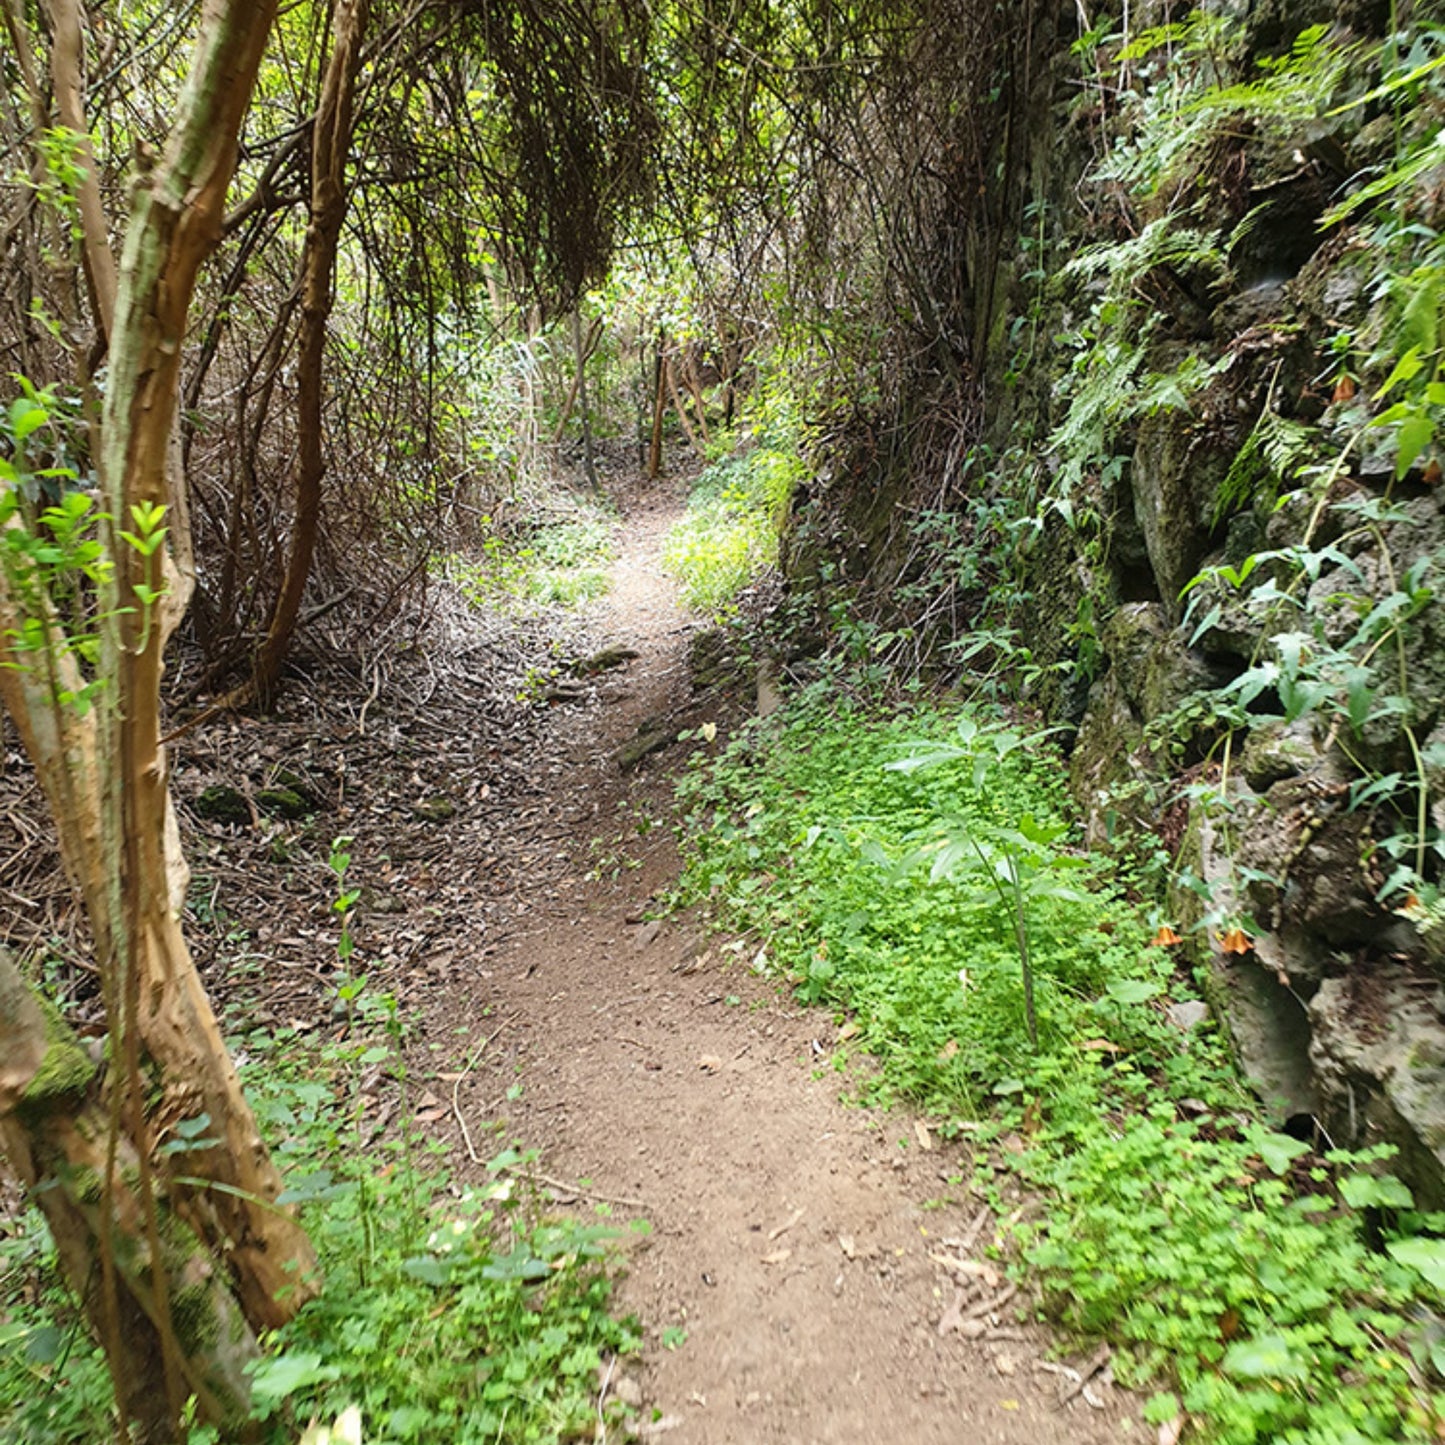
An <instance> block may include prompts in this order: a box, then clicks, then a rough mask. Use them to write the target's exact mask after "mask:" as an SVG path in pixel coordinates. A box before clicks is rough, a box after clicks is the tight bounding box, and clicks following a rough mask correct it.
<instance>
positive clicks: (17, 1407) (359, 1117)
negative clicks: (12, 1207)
mask: <svg viewBox="0 0 1445 1445" xmlns="http://www.w3.org/2000/svg"><path fill="white" fill-rule="evenodd" d="M368 1005H369V1006H368ZM359 1012H360V1013H361V1014H362V1015H367V1016H369V1018H370V1023H369V1025H368V1026H367V1027H366V1028H364V1029H362V1030H360V1031H358V1033H357V1034H356V1036H355V1041H354V1042H348V1043H344V1044H340V1045H328V1046H327V1047H325V1048H323V1049H321V1050H319V1051H318V1050H314V1049H312V1048H310V1047H308V1046H306V1045H305V1044H304V1042H303V1041H302V1040H301V1039H300V1038H299V1037H298V1036H297V1035H296V1034H295V1033H294V1031H292V1030H289V1029H282V1030H278V1031H276V1032H274V1033H269V1034H268V1033H264V1032H254V1033H252V1034H250V1035H249V1036H248V1037H247V1038H246V1039H244V1040H243V1041H242V1053H243V1056H244V1057H246V1058H248V1059H249V1062H247V1063H245V1064H244V1065H243V1067H242V1075H243V1080H244V1083H245V1086H246V1090H247V1094H248V1097H249V1098H250V1100H251V1101H252V1104H253V1105H254V1107H255V1108H256V1111H257V1115H258V1117H259V1118H260V1120H261V1122H262V1125H263V1127H264V1128H265V1130H266V1132H267V1134H268V1135H269V1136H270V1137H271V1138H272V1139H273V1140H274V1141H275V1149H274V1154H275V1157H276V1160H277V1162H278V1164H280V1165H281V1167H282V1168H283V1170H284V1171H285V1174H286V1178H287V1180H288V1186H289V1187H288V1191H287V1193H286V1194H285V1195H283V1196H282V1200H283V1202H294V1203H296V1204H298V1205H299V1206H300V1208H301V1211H302V1216H303V1220H304V1222H305V1224H306V1227H307V1229H308V1232H309V1234H310V1236H311V1239H312V1241H313V1243H314V1244H315V1246H316V1249H317V1254H318V1257H319V1259H320V1262H321V1267H322V1269H323V1270H324V1272H325V1276H326V1286H325V1289H324V1291H323V1292H322V1294H321V1296H320V1297H319V1298H318V1299H316V1300H314V1301H312V1302H311V1303H309V1304H307V1305H306V1306H305V1307H304V1308H303V1309H302V1311H301V1312H300V1314H299V1315H298V1317H297V1318H296V1319H295V1320H294V1321H293V1322H292V1323H291V1324H290V1325H288V1326H287V1327H286V1328H285V1329H283V1330H281V1331H280V1332H278V1333H277V1334H276V1335H274V1336H272V1337H271V1338H270V1340H269V1341H268V1342H267V1343H268V1350H267V1354H266V1357H265V1358H264V1359H263V1361H262V1362H261V1363H260V1365H259V1366H258V1367H257V1368H256V1370H255V1373H254V1378H253V1383H254V1413H255V1416H256V1420H257V1426H256V1429H257V1431H258V1433H257V1434H256V1436H255V1437H254V1438H255V1439H256V1440H257V1441H259V1442H260V1445H283V1442H284V1445H290V1442H293V1441H295V1439H296V1437H297V1434H298V1432H299V1430H300V1428H301V1427H303V1426H304V1425H305V1424H306V1423H307V1422H308V1421H309V1420H311V1419H315V1418H322V1419H325V1420H330V1419H332V1418H333V1417H335V1416H336V1415H338V1414H339V1413H340V1411H341V1410H342V1409H343V1408H345V1407H347V1406H351V1405H355V1406H358V1407H359V1408H360V1413H361V1420H362V1422H363V1428H364V1438H365V1440H366V1442H367V1445H411V1442H416V1441H427V1442H430V1441H440V1440H445V1441H449V1442H451V1441H455V1442H458V1445H463V1442H465V1445H483V1442H486V1445H493V1442H497V1441H513V1442H543V1441H546V1442H553V1441H566V1440H574V1439H584V1438H585V1439H588V1440H591V1439H593V1438H594V1437H595V1434H596V1431H597V1429H598V1427H599V1415H598V1400H599V1370H600V1367H601V1366H602V1362H603V1359H604V1357H606V1356H610V1355H613V1354H618V1353H624V1352H627V1351H631V1350H634V1349H636V1348H637V1347H638V1345H639V1343H640V1341H639V1336H638V1334H637V1332H636V1329H635V1326H634V1325H633V1324H632V1323H631V1322H628V1321H622V1320H618V1319H616V1318H614V1317H613V1315H612V1314H611V1312H610V1309H609V1304H610V1294H611V1284H610V1279H609V1275H608V1271H607V1268H606V1259H605V1251H606V1249H607V1243H608V1240H609V1239H615V1238H616V1237H617V1235H618V1234H619V1233H620V1232H621V1228H620V1226H619V1225H618V1224H617V1223H615V1222H610V1221H609V1220H607V1219H606V1218H599V1219H598V1220H597V1221H596V1222H594V1223H591V1224H589V1223H585V1222H581V1221H578V1220H576V1219H574V1218H571V1217H562V1216H556V1215H555V1214H553V1215H549V1214H548V1213H547V1212H545V1211H544V1209H543V1207H542V1203H541V1201H540V1200H539V1198H538V1197H537V1196H536V1194H535V1193H534V1192H533V1191H532V1189H531V1187H530V1186H529V1184H528V1182H527V1179H528V1173H529V1168H530V1165H531V1162H532V1156H531V1155H529V1154H527V1153H524V1152H520V1151H519V1150H518V1149H516V1148H506V1149H502V1150H501V1151H500V1152H498V1153H497V1154H496V1155H495V1157H493V1158H492V1159H491V1160H490V1161H489V1162H488V1163H487V1166H486V1170H485V1176H486V1177H485V1181H484V1182H482V1183H480V1184H475V1183H474V1184H471V1185H468V1186H465V1187H464V1186H462V1185H461V1184H460V1183H458V1182H456V1181H454V1180H453V1179H452V1178H451V1177H450V1175H449V1172H448V1170H447V1169H446V1167H445V1165H444V1164H443V1163H442V1161H441V1160H440V1158H439V1157H438V1151H437V1149H436V1147H435V1146H433V1145H431V1144H428V1143H426V1142H424V1141H423V1140H422V1139H421V1138H419V1137H416V1136H415V1134H414V1126H413V1125H411V1124H410V1123H407V1124H405V1125H403V1126H402V1127H401V1129H400V1132H399V1133H397V1132H393V1133H392V1134H391V1135H390V1137H388V1138H386V1139H384V1140H380V1141H376V1142H368V1140H369V1138H370V1136H371V1134H372V1133H373V1132H374V1131H373V1130H372V1127H371V1125H370V1124H369V1122H368V1118H367V1115H366V1113H365V1111H364V1104H365V1102H366V1100H365V1096H364V1093H363V1089H362V1080H363V1079H368V1080H370V1079H374V1078H375V1077H376V1076H377V1074H378V1071H382V1072H387V1071H390V1072H391V1073H393V1074H394V1075H397V1076H398V1077H399V1078H400V1080H401V1083H402V1089H403V1104H404V1102H405V1098H404V1095H405V1088H404V1083H405V1081H404V1069H402V1067H401V1064H400V1056H399V1055H398V1054H396V1053H395V1051H394V1049H393V1047H392V1046H391V1044H390V1043H389V1042H388V1037H387V1035H388V1032H389V1031H391V1030H392V1028H393V1024H392V1020H394V1018H395V1013H394V1008H392V1007H391V1005H390V1001H389V1000H384V999H373V1000H366V999H362V1000H360V1007H359ZM367 1089H368V1090H374V1089H375V1085H374V1084H371V1083H369V1082H368V1084H367ZM375 1103H376V1100H375V1098H373V1099H372V1100H371V1104H372V1106H373V1108H374V1106H375ZM606 1212H607V1211H606V1210H605V1208H600V1209H599V1214H602V1215H605V1214H606ZM633 1227H634V1228H645V1227H646V1226H645V1225H643V1224H641V1223H640V1222H639V1223H638V1224H636V1225H634V1226H633ZM605 1413H606V1416H607V1419H608V1421H609V1423H611V1422H612V1421H613V1420H615V1419H616V1418H617V1415H618V1406H617V1405H616V1404H615V1402H613V1403H609V1404H608V1405H607V1406H606V1408H605ZM0 1438H3V1439H4V1440H5V1441H7V1442H14V1445H100V1442H108V1441H110V1440H112V1439H114V1438H115V1422H114V1407H113V1401H112V1398H111V1391H110V1384H109V1379H108V1376H107V1373H106V1370H105V1365H104V1361H103V1358H102V1356H101V1354H100V1352H99V1350H98V1349H96V1348H95V1346H94V1345H93V1344H92V1343H91V1342H90V1340H89V1339H88V1337H87V1335H86V1330H85V1324H84V1321H83V1319H82V1317H81V1315H80V1312H79V1310H78V1309H77V1307H76V1306H75V1304H74V1302H73V1300H72V1298H71V1297H70V1296H69V1294H68V1292H67V1291H66V1289H65V1287H64V1285H63V1282H62V1279H61V1276H60V1270H59V1265H58V1263H57V1261H56V1259H55V1256H54V1250H53V1248H52V1246H51V1244H50V1240H49V1236H48V1234H47V1232H46V1230H45V1226H44V1222H43V1220H42V1219H41V1217H40V1215H39V1214H38V1212H37V1211H34V1210H31V1211H29V1212H28V1213H26V1214H24V1215H23V1216H21V1217H19V1218H18V1219H15V1220H12V1221H8V1222H6V1223H5V1224H3V1225H0ZM220 1438H221V1437H220V1436H218V1435H217V1433H216V1432H215V1431H214V1430H213V1429H212V1428H211V1427H209V1426H203V1425H197V1426H194V1427H193V1428H192V1429H191V1431H190V1435H189V1437H188V1445H216V1442H217V1441H218V1440H219V1439H220ZM248 1438H251V1437H248Z"/></svg>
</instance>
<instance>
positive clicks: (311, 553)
mask: <svg viewBox="0 0 1445 1445" xmlns="http://www.w3.org/2000/svg"><path fill="white" fill-rule="evenodd" d="M370 9H371V0H335V5H334V8H333V11H332V28H333V35H334V39H333V41H332V45H331V59H330V61H329V63H328V64H327V67H326V76H325V78H324V80H323V81H322V84H321V98H320V101H319V102H318V104H317V107H316V118H315V120H314V122H313V123H312V133H311V219H310V222H309V223H308V225H307V227H306V243H305V248H304V251H303V254H302V260H301V345H300V350H299V354H298V357H297V369H298V381H297V386H298V395H297V407H296V409H297V420H296V425H297V435H298V447H299V455H298V457H297V463H296V516H295V520H294V521H293V522H292V524H291V549H290V555H289V556H288V558H287V560H286V574H285V577H284V579H283V581H282V584H281V591H280V594H279V595H278V597H277V599H276V607H275V610H274V611H273V612H272V614H271V623H270V626H269V628H268V629H267V632H266V638H265V641H264V642H262V644H261V648H260V651H259V652H258V653H257V655H256V660H255V664H254V666H253V668H252V675H251V681H252V687H253V688H254V691H255V696H256V697H257V699H258V700H259V701H260V702H261V704H262V705H263V706H269V705H270V703H271V700H272V698H273V697H274V696H275V693H276V689H277V686H278V685H279V683H280V681H281V667H282V664H283V663H284V662H285V660H286V653H287V652H288V650H289V649H290V647H291V639H292V637H293V636H294V635H295V632H296V622H297V619H298V618H299V617H300V615H301V599H302V596H303V595H304V593H305V591H306V582H307V579H308V578H309V577H310V576H311V563H312V559H313V558H314V557H315V555H316V537H317V531H318V529H319V528H320V526H321V482H322V479H323V477H324V476H325V475H326V457H325V453H324V450H323V446H322V434H321V401H322V387H321V383H322V368H323V365H324V362H325V356H326V323H327V321H328V320H329V319H330V316H331V307H332V303H333V300H334V291H333V283H334V279H335V272H336V250H337V246H338V244H339V243H340V240H341V226H342V223H343V222H344V221H345V219H346V207H347V195H346V158H347V155H348V153H349V152H350V150H351V132H352V101H353V99H354V97H355V93H356V75H357V72H358V70H359V69H360V68H361V43H362V39H363V37H364V35H365V33H366V26H367V20H368V18H369V15H370Z"/></svg>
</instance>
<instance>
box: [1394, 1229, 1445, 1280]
mask: <svg viewBox="0 0 1445 1445" xmlns="http://www.w3.org/2000/svg"><path fill="white" fill-rule="evenodd" d="M1385 1248H1386V1249H1388V1250H1389V1252H1390V1258H1391V1259H1394V1260H1398V1261H1399V1263H1401V1264H1404V1265H1408V1266H1409V1267H1410V1268H1411V1269H1413V1270H1415V1271H1416V1272H1417V1273H1418V1274H1420V1275H1422V1276H1423V1277H1424V1278H1425V1279H1426V1280H1428V1281H1429V1283H1430V1284H1431V1286H1432V1287H1433V1288H1435V1289H1437V1290H1439V1291H1440V1293H1441V1294H1445V1239H1427V1238H1425V1237H1424V1236H1421V1237H1419V1238H1416V1239H1392V1240H1391V1241H1390V1243H1389V1244H1387V1245H1386V1246H1385Z"/></svg>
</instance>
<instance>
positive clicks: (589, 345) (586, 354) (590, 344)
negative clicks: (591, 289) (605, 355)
mask: <svg viewBox="0 0 1445 1445" xmlns="http://www.w3.org/2000/svg"><path fill="white" fill-rule="evenodd" d="M602 325H603V318H602V317H601V316H594V317H593V318H592V321H591V323H590V324H589V326H588V327H587V339H586V341H585V342H584V343H583V345H582V359H583V363H584V364H585V363H586V362H588V361H590V360H591V359H592V353H593V352H594V351H596V349H597V343H598V341H599V340H600V339H601V336H602ZM574 351H575V341H574ZM581 385H582V366H576V367H574V368H573V372H572V381H571V383H570V384H569V385H568V387H567V396H566V398H565V399H564V400H563V402H562V414H561V416H559V417H558V418H557V431H556V433H555V435H554V436H553V438H552V440H553V442H554V443H556V442H560V441H561V440H562V436H563V434H564V433H565V432H566V430H567V423H568V422H569V421H570V420H571V419H572V408H573V407H574V406H576V405H577V389H578V388H579V387H580V386H581Z"/></svg>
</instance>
